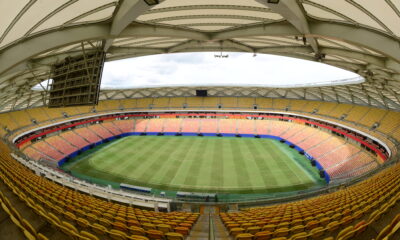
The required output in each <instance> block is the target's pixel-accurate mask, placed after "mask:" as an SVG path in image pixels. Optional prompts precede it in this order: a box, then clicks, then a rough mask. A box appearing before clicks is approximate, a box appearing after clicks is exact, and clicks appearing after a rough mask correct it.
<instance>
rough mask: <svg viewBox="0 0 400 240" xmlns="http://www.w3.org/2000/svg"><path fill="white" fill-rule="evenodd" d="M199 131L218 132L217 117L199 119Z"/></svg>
mask: <svg viewBox="0 0 400 240" xmlns="http://www.w3.org/2000/svg"><path fill="white" fill-rule="evenodd" d="M200 132H203V133H217V132H218V120H217V119H201V120H200Z"/></svg>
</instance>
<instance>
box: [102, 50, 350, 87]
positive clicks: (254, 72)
mask: <svg viewBox="0 0 400 240" xmlns="http://www.w3.org/2000/svg"><path fill="white" fill-rule="evenodd" d="M225 54H229V57H228V58H216V57H214V55H220V53H212V52H208V53H177V54H162V55H154V56H146V57H138V58H132V59H126V60H120V61H113V62H108V63H106V64H105V68H104V72H103V79H102V87H103V88H140V87H157V86H171V85H173V86H188V85H189V86H193V85H200V86H210V85H218V86H225V85H257V86H272V87H274V86H275V87H278V86H284V85H289V84H294V85H297V84H305V83H312V82H314V83H315V82H318V83H321V82H325V83H328V84H329V83H330V82H331V81H335V80H342V79H348V78H355V77H358V75H356V74H354V73H351V72H347V71H344V70H341V69H338V68H335V67H331V66H328V65H325V64H320V63H316V62H310V61H304V60H299V59H293V58H287V57H280V56H274V55H265V54H258V55H257V56H256V57H253V54H248V53H223V55H225Z"/></svg>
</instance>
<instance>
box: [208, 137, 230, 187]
mask: <svg viewBox="0 0 400 240" xmlns="http://www.w3.org/2000/svg"><path fill="white" fill-rule="evenodd" d="M225 144H226V141H225V139H221V141H216V142H215V144H213V146H212V154H213V156H212V162H211V164H210V167H211V171H210V173H211V174H210V177H209V179H210V183H209V186H214V187H216V188H218V189H219V188H221V187H222V186H223V185H224V177H223V175H222V173H223V172H224V161H225V154H226V153H225V151H224V150H225V149H226V147H225Z"/></svg>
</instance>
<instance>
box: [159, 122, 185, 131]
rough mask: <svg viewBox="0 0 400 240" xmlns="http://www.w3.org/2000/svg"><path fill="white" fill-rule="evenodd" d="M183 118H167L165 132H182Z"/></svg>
mask: <svg viewBox="0 0 400 240" xmlns="http://www.w3.org/2000/svg"><path fill="white" fill-rule="evenodd" d="M182 122H183V120H182V119H165V120H164V132H180V131H181V124H182Z"/></svg>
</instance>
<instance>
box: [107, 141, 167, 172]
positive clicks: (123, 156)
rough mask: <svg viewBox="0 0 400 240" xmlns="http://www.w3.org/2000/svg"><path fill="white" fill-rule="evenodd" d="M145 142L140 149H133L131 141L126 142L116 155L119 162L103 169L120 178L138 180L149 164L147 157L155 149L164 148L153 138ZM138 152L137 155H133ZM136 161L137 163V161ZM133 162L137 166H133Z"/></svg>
mask: <svg viewBox="0 0 400 240" xmlns="http://www.w3.org/2000/svg"><path fill="white" fill-rule="evenodd" d="M140 140H142V141H144V142H143V143H142V144H141V145H140V148H139V147H136V148H131V143H132V142H131V141H128V142H126V144H125V145H124V146H121V147H120V148H119V149H118V151H117V152H116V153H115V155H116V158H117V159H118V161H117V162H114V164H115V165H114V166H105V168H103V169H104V170H106V169H107V170H106V171H107V172H112V173H114V174H117V175H119V176H127V177H128V178H132V179H138V176H139V174H141V173H143V167H144V166H145V165H146V164H148V162H149V161H148V158H147V156H148V155H150V154H151V153H152V152H153V151H154V149H157V148H159V147H162V145H163V144H162V143H161V142H158V141H153V140H152V139H151V138H146V137H144V138H141V139H140ZM135 152H137V155H133V154H132V153H135ZM135 160H136V161H135ZM133 161H134V162H135V164H134V165H133V164H132V163H133Z"/></svg>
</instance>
